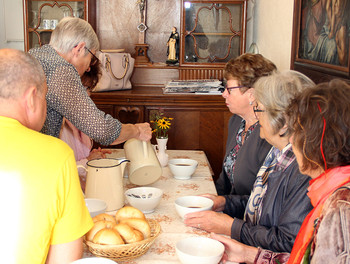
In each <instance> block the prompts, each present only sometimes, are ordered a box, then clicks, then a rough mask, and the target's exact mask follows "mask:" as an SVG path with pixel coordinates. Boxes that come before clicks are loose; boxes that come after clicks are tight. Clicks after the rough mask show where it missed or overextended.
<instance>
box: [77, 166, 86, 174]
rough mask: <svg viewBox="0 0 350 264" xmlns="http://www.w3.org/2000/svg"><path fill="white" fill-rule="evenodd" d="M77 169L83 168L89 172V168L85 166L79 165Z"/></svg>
mask: <svg viewBox="0 0 350 264" xmlns="http://www.w3.org/2000/svg"><path fill="white" fill-rule="evenodd" d="M77 168H78V169H79V168H82V169H84V170H85V171H86V172H87V171H88V170H87V168H85V166H83V165H77Z"/></svg>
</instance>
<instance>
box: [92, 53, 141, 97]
mask: <svg viewBox="0 0 350 264" xmlns="http://www.w3.org/2000/svg"><path fill="white" fill-rule="evenodd" d="M96 56H97V57H98V58H99V60H100V63H101V66H100V67H101V73H102V75H101V77H100V80H99V82H98V83H97V85H96V86H95V88H94V89H93V90H92V91H93V92H104V91H115V90H127V89H131V88H132V86H131V82H130V77H131V75H132V72H133V69H134V64H135V59H134V58H132V57H131V55H130V54H129V53H119V52H102V51H99V52H98V53H97V55H96Z"/></svg>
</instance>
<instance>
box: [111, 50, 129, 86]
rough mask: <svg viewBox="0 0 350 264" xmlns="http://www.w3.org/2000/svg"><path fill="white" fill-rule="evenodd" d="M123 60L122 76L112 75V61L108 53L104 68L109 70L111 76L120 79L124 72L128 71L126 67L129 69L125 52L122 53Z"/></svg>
mask: <svg viewBox="0 0 350 264" xmlns="http://www.w3.org/2000/svg"><path fill="white" fill-rule="evenodd" d="M123 60H125V67H124V73H123V75H122V77H117V76H115V75H114V73H113V71H112V61H111V58H110V57H109V55H107V54H106V70H107V71H108V72H110V73H111V74H112V76H113V77H114V78H115V79H117V80H122V79H123V78H124V77H125V75H126V73H127V72H128V69H129V66H130V63H129V57H128V55H127V54H124V55H123ZM122 67H123V66H122Z"/></svg>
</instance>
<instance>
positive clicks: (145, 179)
mask: <svg viewBox="0 0 350 264" xmlns="http://www.w3.org/2000/svg"><path fill="white" fill-rule="evenodd" d="M124 152H125V157H126V158H127V159H128V160H130V163H129V165H128V167H129V173H128V175H129V180H130V182H131V183H133V184H136V185H141V186H142V185H148V184H152V183H154V182H156V181H157V180H158V179H159V178H160V176H162V168H161V166H160V164H159V161H158V158H157V156H156V153H155V151H154V148H153V147H152V145H151V143H150V142H149V141H147V142H146V141H141V140H138V139H135V138H133V139H129V140H128V141H126V142H125V144H124Z"/></svg>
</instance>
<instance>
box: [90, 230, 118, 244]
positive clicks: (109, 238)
mask: <svg viewBox="0 0 350 264" xmlns="http://www.w3.org/2000/svg"><path fill="white" fill-rule="evenodd" d="M92 242H93V243H95V244H101V245H121V244H124V241H123V239H122V238H121V236H120V235H119V233H118V232H116V231H115V230H114V229H111V228H103V229H101V230H100V231H98V232H97V233H96V235H95V236H94V238H93V240H92Z"/></svg>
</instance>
